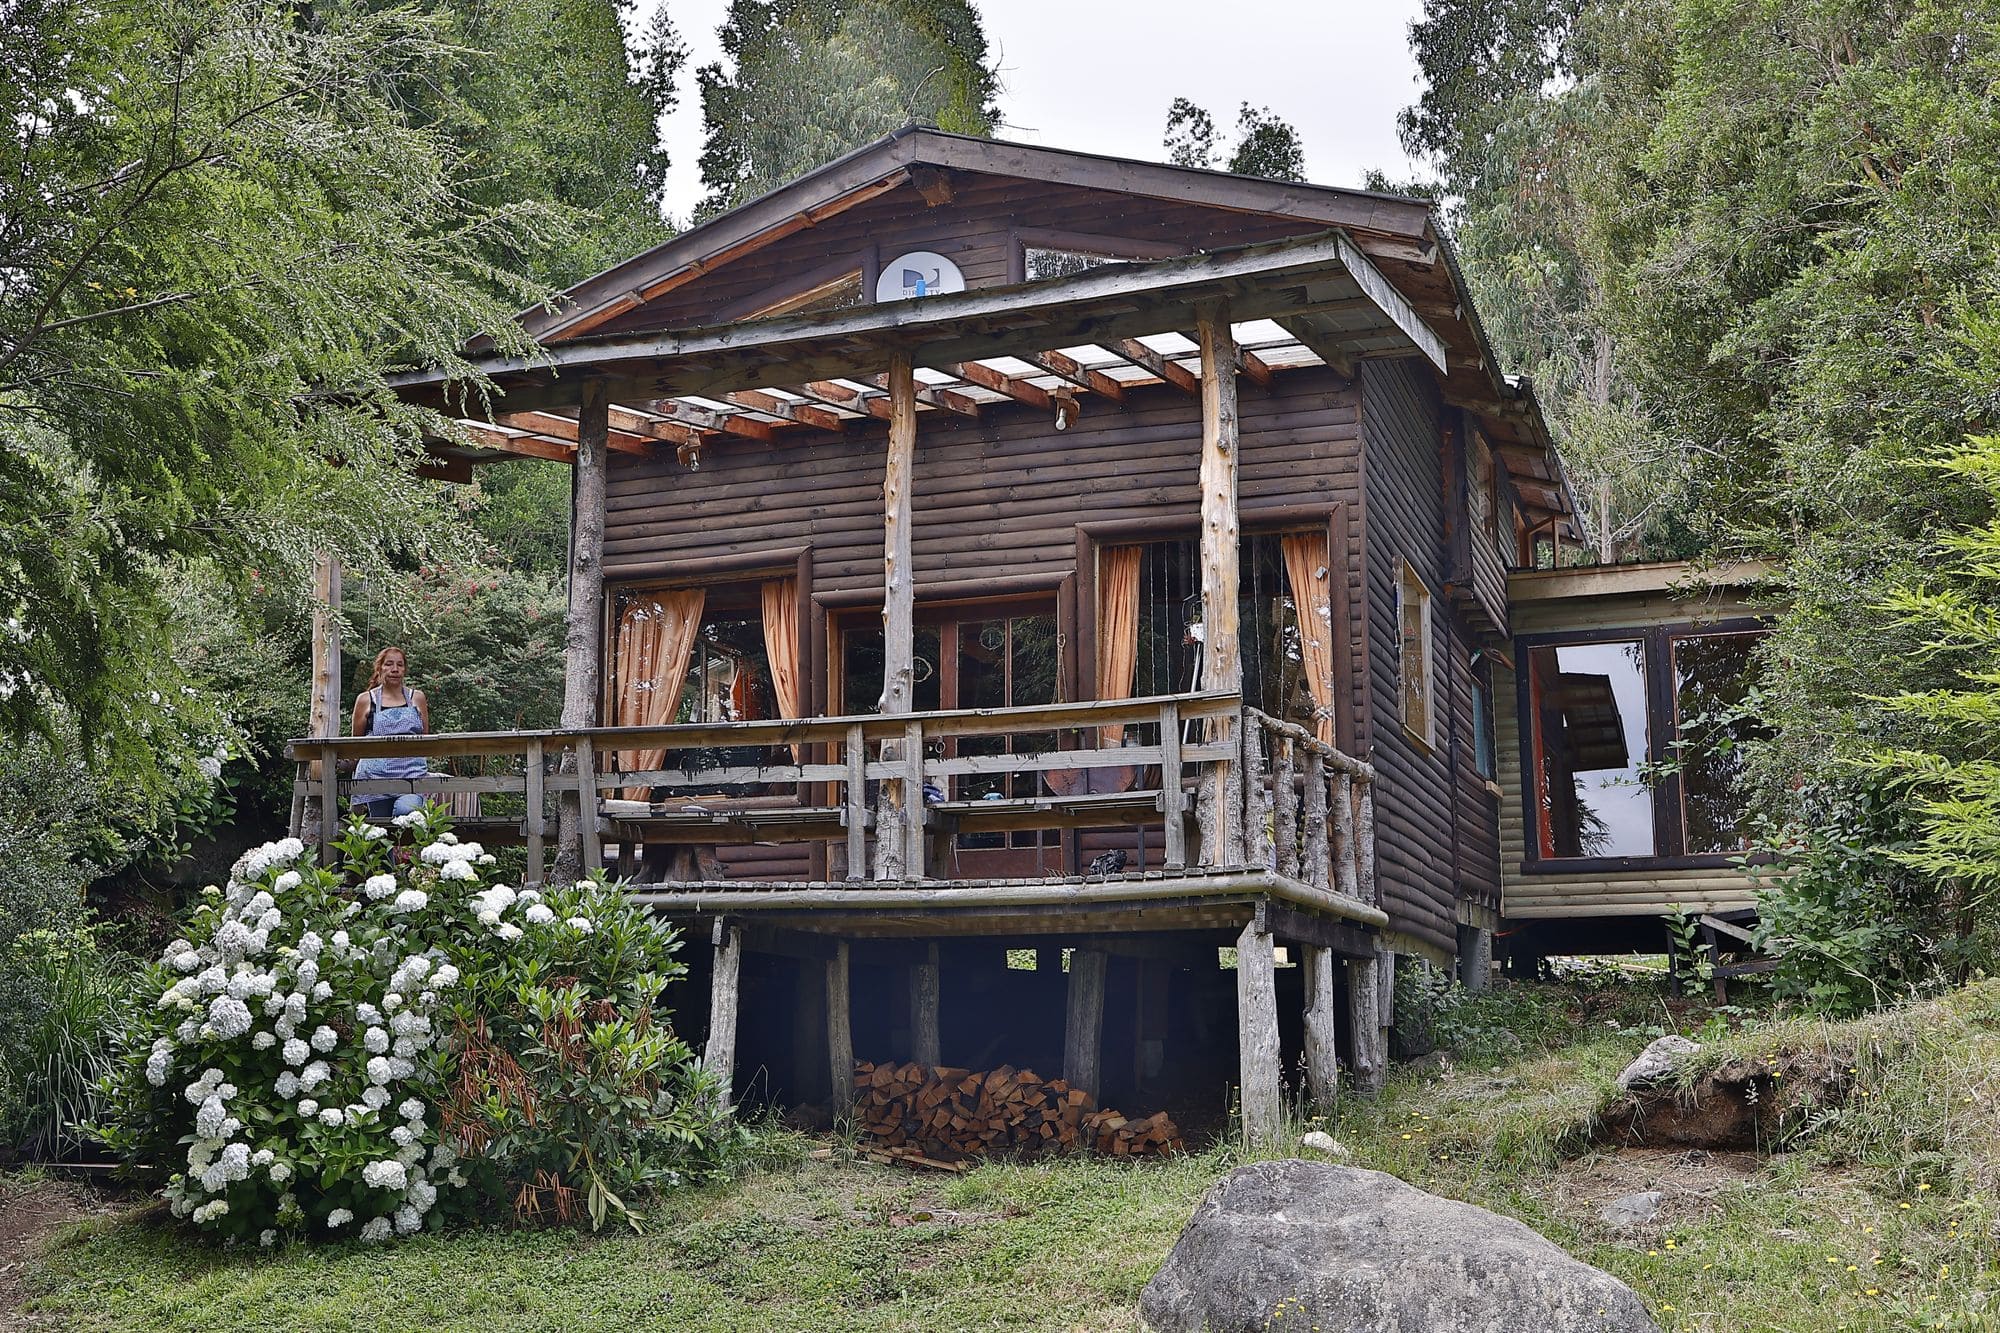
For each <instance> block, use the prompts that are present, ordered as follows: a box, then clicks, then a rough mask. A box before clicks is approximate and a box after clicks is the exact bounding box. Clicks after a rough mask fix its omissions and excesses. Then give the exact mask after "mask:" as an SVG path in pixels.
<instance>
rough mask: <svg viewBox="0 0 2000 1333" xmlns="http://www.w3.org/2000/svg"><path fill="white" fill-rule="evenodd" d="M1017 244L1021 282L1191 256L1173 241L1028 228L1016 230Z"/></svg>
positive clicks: (1016, 273)
mask: <svg viewBox="0 0 2000 1333" xmlns="http://www.w3.org/2000/svg"><path fill="white" fill-rule="evenodd" d="M1014 244H1015V245H1016V246H1018V247H1019V249H1018V250H1017V251H1016V254H1017V255H1018V256H1019V258H1018V259H1017V261H1016V264H1015V269H1014V280H1015V281H1017V282H1037V281H1040V280H1042V279H1044V278H1067V277H1071V276H1073V275H1075V274H1078V273H1082V272H1084V271H1085V270H1087V269H1093V268H1100V267H1102V266H1104V265H1106V264H1121V263H1130V262H1133V261H1135V260H1136V261H1145V260H1151V259H1168V258H1171V257H1173V256H1176V255H1185V254H1189V253H1191V251H1190V250H1189V248H1188V247H1187V246H1186V245H1184V244H1180V243H1178V242H1173V241H1143V240H1139V239H1136V238H1134V237H1129V236H1097V235H1091V234H1088V233H1085V232H1073V231H1048V230H1044V229H1041V228H1027V227H1023V228H1016V229H1015V231H1014Z"/></svg>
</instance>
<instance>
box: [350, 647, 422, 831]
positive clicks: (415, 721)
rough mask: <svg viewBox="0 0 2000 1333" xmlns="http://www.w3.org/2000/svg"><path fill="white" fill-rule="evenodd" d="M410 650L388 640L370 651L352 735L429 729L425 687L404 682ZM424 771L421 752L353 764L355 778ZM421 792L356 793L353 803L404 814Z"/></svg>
mask: <svg viewBox="0 0 2000 1333" xmlns="http://www.w3.org/2000/svg"><path fill="white" fill-rule="evenodd" d="M409 670H410V659H409V656H408V655H407V654H406V653H404V651H403V650H402V649H401V648H397V647H395V646H393V645H392V646H390V647H388V648H384V649H383V650H382V651H381V652H379V653H377V654H375V667H374V669H373V670H372V671H371V672H369V675H368V689H367V690H366V691H365V692H364V693H362V694H360V695H358V696H356V698H355V700H354V718H353V725H352V727H351V730H352V732H353V734H354V735H356V736H421V735H423V734H425V733H426V732H428V731H429V730H430V729H431V713H430V702H429V701H428V700H427V699H425V698H424V692H423V691H422V690H418V689H412V688H411V687H410V685H409V683H408V679H407V677H408V675H409ZM428 771H429V766H428V765H427V764H426V763H425V761H424V760H423V759H421V758H398V759H363V760H362V761H361V762H360V763H358V764H356V765H355V766H354V778H355V780H356V781H357V782H365V781H367V780H369V779H371V778H401V779H405V780H407V779H411V778H420V777H423V776H424V775H425V773H427V772H428ZM423 803H424V798H423V797H422V796H420V795H418V794H416V793H414V792H412V793H410V794H408V795H405V796H361V797H357V798H356V800H355V804H357V805H359V806H361V807H362V808H363V809H365V810H366V811H367V812H368V815H369V817H370V818H372V819H385V818H388V817H390V816H392V815H406V814H409V813H410V812H411V811H413V810H416V809H419V808H420V807H421V806H422V805H423Z"/></svg>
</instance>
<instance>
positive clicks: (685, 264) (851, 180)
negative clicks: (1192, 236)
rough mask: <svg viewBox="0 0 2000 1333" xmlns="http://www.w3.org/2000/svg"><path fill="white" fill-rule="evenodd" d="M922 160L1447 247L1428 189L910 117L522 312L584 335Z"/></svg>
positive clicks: (1379, 239) (530, 320) (1394, 249)
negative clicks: (1107, 151)
mask: <svg viewBox="0 0 2000 1333" xmlns="http://www.w3.org/2000/svg"><path fill="white" fill-rule="evenodd" d="M922 166H931V167H949V168H955V169H957V170H962V171H971V172H980V173H985V174H989V175H999V176H1011V177H1016V178H1019V179H1023V180H1031V181H1039V182H1048V183H1054V184H1063V185H1073V186H1078V187H1081V188H1086V189H1100V190H1107V191H1111V192H1114V193H1122V194H1131V195H1138V196H1141V197H1147V198H1155V199H1170V200H1173V201H1175V202H1180V203H1194V204H1202V205H1206V206H1209V207H1213V208H1222V209H1227V210H1229V211H1230V212H1235V213H1266V214H1270V215H1273V216H1276V217H1286V218H1297V219H1300V220H1302V221H1307V222H1316V223H1320V224H1322V225H1324V226H1329V227H1346V228H1349V229H1352V230H1355V231H1358V232H1361V233H1368V234H1367V235H1364V236H1363V237H1362V240H1361V244H1362V246H1363V248H1364V249H1367V250H1368V251H1369V252H1370V253H1372V254H1375V255H1377V257H1380V258H1390V259H1399V260H1403V261H1404V262H1408V263H1414V264H1420V265H1426V266H1428V265H1429V264H1431V263H1433V262H1434V261H1435V257H1436V251H1437V249H1438V246H1437V234H1436V229H1435V227H1434V226H1433V225H1432V222H1431V216H1430V205H1429V203H1428V202H1426V201H1424V200H1420V199H1410V198H1405V197H1402V196H1398V195H1387V194H1373V193H1369V192H1367V191H1362V190H1345V189H1339V188H1336V187H1333V186H1325V185H1307V184H1303V183H1296V182H1290V181H1270V180H1263V179H1259V178H1257V177H1253V176H1234V175H1230V174H1229V173H1227V172H1218V171H1206V170H1202V169H1200V168H1196V167H1178V166H1170V165H1167V164H1164V163H1157V162H1137V161H1130V160H1126V159H1122V158H1113V157H1104V156H1100V155H1097V154H1092V153H1079V152H1074V151H1070V150H1067V149H1055V148H1042V147H1037V146H1034V145H1030V144H1017V143H1008V142H1005V141H1002V140H996V139H979V138H973V137H970V136H967V135H958V134H948V133H945V132H943V131H940V130H933V129H928V128H923V127H917V126H910V127H905V128H904V129H901V130H897V131H895V132H894V133H891V134H889V135H887V136H886V137H884V138H881V139H878V140H876V141H875V142H874V143H872V144H867V145H864V146H863V147H861V148H858V149H856V150H855V151H853V152H851V153H849V154H847V155H846V156H844V157H840V158H836V159H835V160H834V161H832V162H829V163H827V164H826V165H825V166H823V167H820V168H819V169H818V170H816V171H811V172H808V173H806V174H805V175H803V176H800V177H798V178H797V179H796V180H793V181H790V182H788V183H787V184H785V185H781V186H779V187H778V188H777V189H775V190H773V191H771V192H770V193H768V194H765V195H763V196H761V197H759V198H757V199H753V200H751V201H750V202H748V203H746V204H743V205H741V206H739V207H737V208H734V209H731V210H730V211H729V212H727V213H724V214H722V215H721V216H719V217H717V218H714V219H712V220H710V221H709V222H706V223H704V224H702V225H701V226H699V227H695V228H692V229H691V230H689V231H686V232H683V233H682V234H681V235H679V236H677V237H675V238H674V239H672V240H670V241H667V242H666V243H665V244H662V245H659V246H655V247H654V248H653V249H651V250H649V251H647V252H645V253H644V254H641V255H638V256H635V257H634V258H632V259H629V260H626V261H625V262H623V263H621V264H617V265H615V266H613V267H611V268H609V269H606V270H605V271H604V272H602V273H599V274H597V275H595V276H593V277H590V278H586V279H585V280H584V281H582V282H580V283H578V284H577V285H576V286H574V287H572V288H570V289H569V290H568V291H567V292H565V293H564V294H563V298H564V300H565V301H566V302H567V308H566V309H561V310H549V309H546V308H542V307H537V308H535V309H533V310H530V311H527V312H526V313H524V314H523V315H522V316H521V324H522V327H523V328H524V329H525V330H526V331H527V332H528V333H529V334H530V335H532V336H533V337H535V338H536V339H537V340H539V341H542V342H553V341H559V340H567V339H570V338H575V337H579V336H582V335H583V334H586V333H588V332H590V331H591V330H593V329H596V328H599V327H601V326H603V325H604V324H605V323H607V322H609V321H610V320H612V319H615V318H617V317H618V316H619V315H622V314H624V313H626V312H627V311H629V310H632V309H634V308H636V307H637V306H639V305H642V304H644V303H645V302H646V301H649V300H652V299H654V298H655V297H658V296H660V295H663V294H665V293H666V292H669V291H672V290H673V289H674V288H675V287H678V286H680V285H681V284H683V283H685V282H690V281H692V280H694V279H695V278H698V277H700V276H702V275H703V274H705V273H708V272H711V271H713V270H714V269H716V268H718V267H720V266H722V265H723V264H726V263H728V262H730V261H731V260H733V259H737V258H741V257H742V256H744V255H747V254H751V253H754V252H755V251H757V250H759V249H762V248H763V247H764V246H766V245H769V244H772V243H773V242H775V241H779V240H782V239H784V238H785V237H786V236H790V235H793V234H795V233H796V232H799V231H802V230H804V229H806V228H807V227H810V226H813V225H815V224H817V223H819V222H821V221H824V220H825V219H826V218H829V217H833V216H836V215H838V214H840V213H843V212H846V211H847V210H849V209H851V208H854V207H856V206H857V205H859V204H862V203H865V202H867V201H868V200H871V199H874V198H877V197H879V196H881V195H883V194H886V193H888V192H889V191H891V190H894V189H896V188H897V187H899V186H901V185H902V184H904V183H905V182H906V181H908V180H909V179H910V172H911V168H913V167H922Z"/></svg>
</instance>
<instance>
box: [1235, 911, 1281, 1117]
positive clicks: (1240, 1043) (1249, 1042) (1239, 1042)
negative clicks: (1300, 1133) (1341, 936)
mask: <svg viewBox="0 0 2000 1333" xmlns="http://www.w3.org/2000/svg"><path fill="white" fill-rule="evenodd" d="M1262 916H1263V913H1262V912H1261V911H1260V912H1259V913H1258V914H1257V915H1256V916H1253V917H1251V918H1250V920H1249V921H1248V922H1247V923H1245V925H1244V927H1243V932H1242V934H1240V935H1238V936H1237V937H1236V1030H1237V1037H1236V1055H1237V1063H1238V1069H1239V1075H1240V1078H1241V1080H1242V1092H1241V1096H1242V1101H1243V1141H1244V1142H1245V1143H1247V1144H1248V1145H1249V1146H1250V1147H1252V1148H1262V1147H1266V1146H1268V1145H1269V1144H1271V1143H1273V1142H1275V1141H1276V1140H1277V1137H1278V1134H1279V1132H1280V1130H1282V1129H1283V1127H1284V1098H1283V1094H1282V1092H1281V1091H1280V1090H1279V1084H1278V1075H1279V1073H1280V1070H1279V1068H1278V978H1277V972H1276V970H1275V969H1276V965H1277V960H1276V958H1275V957H1274V954H1273V945H1272V940H1271V933H1270V931H1269V930H1268V929H1266V928H1265V927H1264V922H1263V920H1262Z"/></svg>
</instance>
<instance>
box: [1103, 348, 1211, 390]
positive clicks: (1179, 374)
mask: <svg viewBox="0 0 2000 1333" xmlns="http://www.w3.org/2000/svg"><path fill="white" fill-rule="evenodd" d="M1107 350H1109V351H1113V352H1116V353H1117V354H1118V355H1120V356H1122V357H1124V358H1125V359H1126V360H1127V361H1130V362H1131V363H1132V364H1133V365H1135V366H1137V367H1139V369H1141V370H1143V371H1145V372H1146V373H1147V374H1149V375H1151V376H1152V377H1153V378H1154V379H1156V380H1159V381H1161V382H1162V383H1164V384H1171V385H1173V386H1174V387H1175V388H1176V389H1179V390H1180V391H1181V392H1182V393H1185V394H1188V395H1191V396H1192V395H1194V394H1199V393H1200V392H1201V378H1200V377H1199V376H1198V375H1196V374H1195V373H1194V372H1193V371H1191V370H1189V369H1188V368H1187V367H1186V366H1183V365H1181V364H1180V363H1179V362H1177V361H1174V360H1172V359H1171V358H1169V357H1168V356H1167V354H1166V353H1165V352H1159V351H1155V350H1154V349H1153V348H1151V347H1148V346H1146V344H1144V343H1142V342H1140V341H1139V340H1138V339H1137V338H1120V339H1119V340H1118V341H1117V342H1114V343H1112V344H1111V345H1110V347H1109V348H1108V349H1107Z"/></svg>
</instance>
